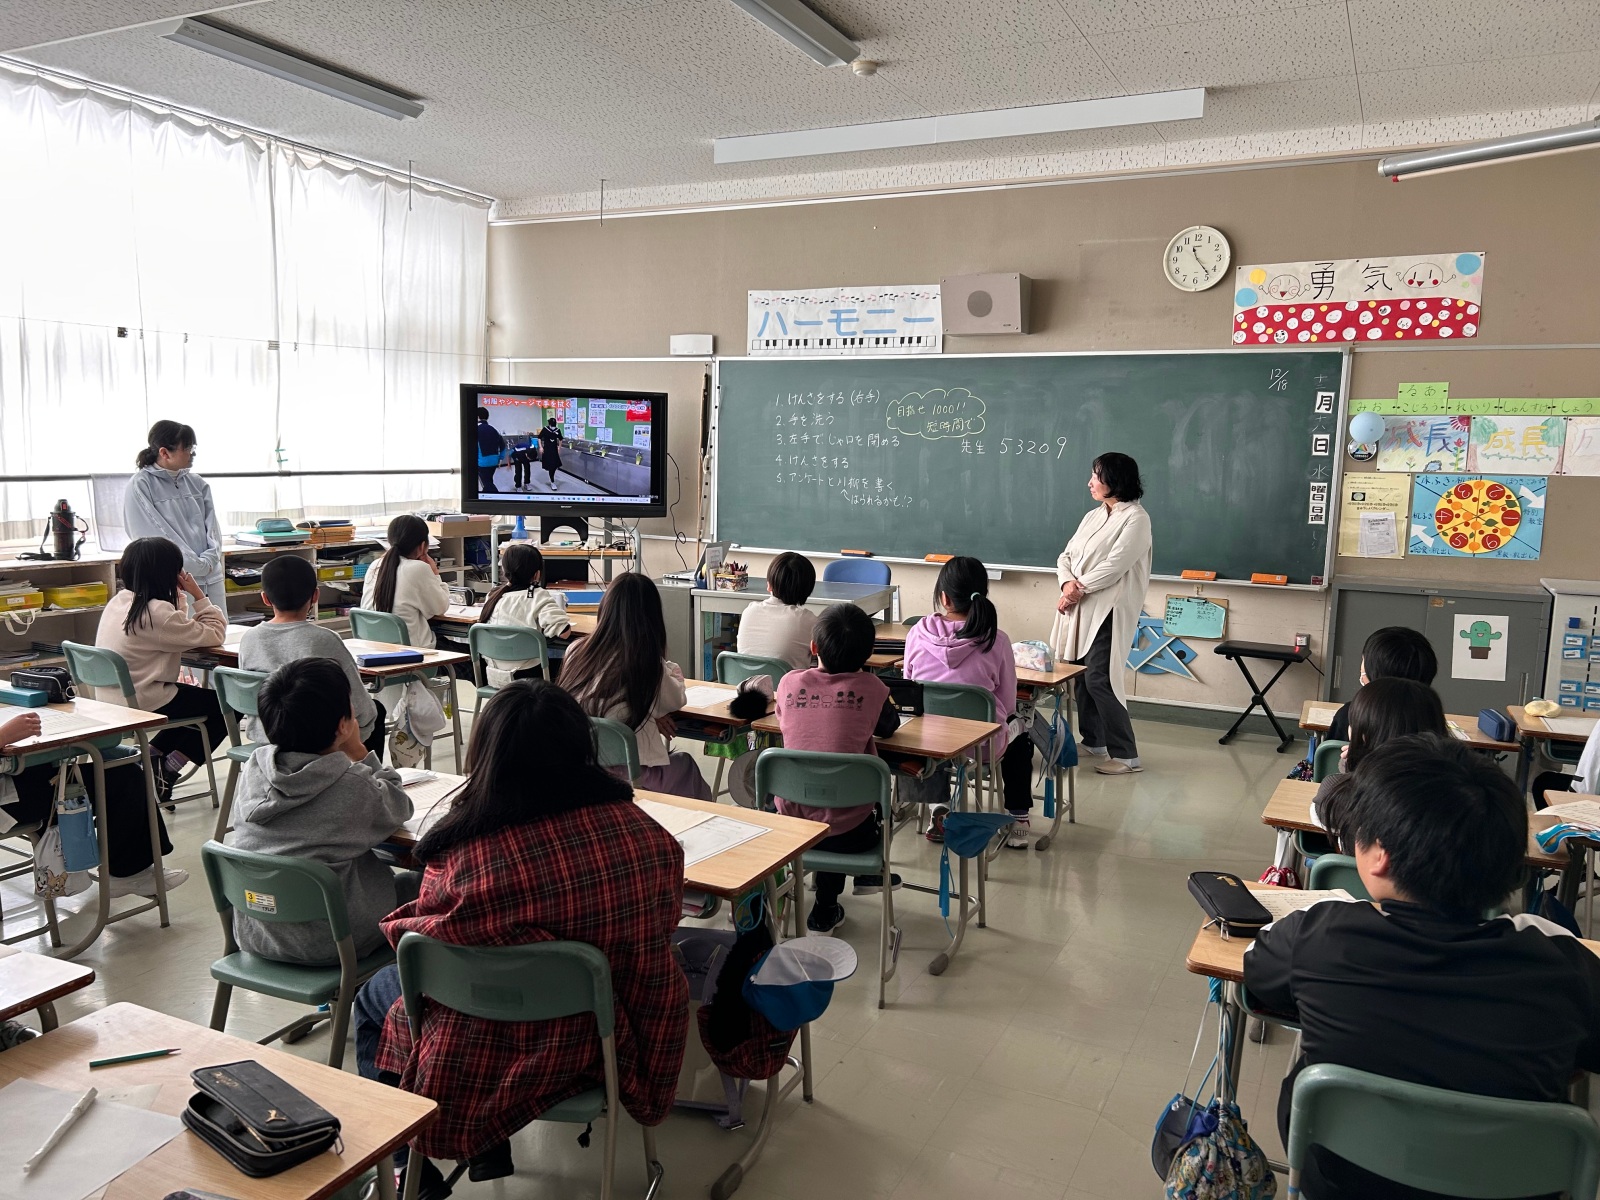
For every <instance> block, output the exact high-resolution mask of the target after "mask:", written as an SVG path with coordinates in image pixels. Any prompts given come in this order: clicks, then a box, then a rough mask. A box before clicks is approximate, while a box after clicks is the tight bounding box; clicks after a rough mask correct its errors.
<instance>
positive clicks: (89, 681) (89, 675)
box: [61, 642, 134, 705]
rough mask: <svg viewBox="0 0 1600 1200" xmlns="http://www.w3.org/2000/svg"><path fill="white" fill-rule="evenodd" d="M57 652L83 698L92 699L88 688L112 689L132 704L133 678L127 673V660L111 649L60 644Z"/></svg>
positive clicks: (66, 643)
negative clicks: (64, 656)
mask: <svg viewBox="0 0 1600 1200" xmlns="http://www.w3.org/2000/svg"><path fill="white" fill-rule="evenodd" d="M61 653H62V654H64V655H66V659H67V672H68V673H69V674H70V675H71V676H72V686H73V687H74V688H75V689H77V692H78V694H79V695H81V696H83V698H84V699H86V700H87V699H92V696H91V694H90V693H89V692H88V691H87V690H86V689H88V688H92V687H97V688H116V689H118V690H119V691H121V693H122V698H123V699H124V700H126V701H127V702H128V704H129V705H132V704H133V700H134V690H133V676H132V675H130V674H129V673H128V660H127V659H125V658H123V657H122V655H120V654H118V653H117V652H116V651H115V650H107V649H104V648H103V647H101V646H85V645H84V644H83V643H81V642H62V643H61Z"/></svg>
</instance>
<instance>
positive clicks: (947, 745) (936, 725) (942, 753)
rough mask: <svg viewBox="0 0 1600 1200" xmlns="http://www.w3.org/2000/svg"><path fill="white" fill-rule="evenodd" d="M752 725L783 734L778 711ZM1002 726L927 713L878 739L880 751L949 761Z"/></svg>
mask: <svg viewBox="0 0 1600 1200" xmlns="http://www.w3.org/2000/svg"><path fill="white" fill-rule="evenodd" d="M752 728H754V729H755V730H756V731H757V732H758V733H772V734H779V735H781V734H782V730H780V729H779V728H778V718H777V715H776V714H773V715H770V716H765V717H762V718H761V719H760V720H759V721H757V722H755V724H754V725H753V726H752ZM1002 728H1004V726H1001V725H997V724H995V723H994V722H993V721H968V720H966V719H965V718H964V717H936V716H932V715H931V714H924V715H923V716H920V717H912V718H911V719H910V720H908V721H905V722H903V723H902V724H901V726H900V728H899V729H896V730H895V731H894V732H893V733H891V734H890V735H889V736H888V737H884V738H878V739H877V743H878V749H879V751H888V752H890V753H893V754H903V755H905V756H906V757H908V758H924V759H932V760H935V761H939V762H946V761H949V760H950V759H954V758H961V757H962V756H963V755H965V754H967V753H968V752H969V751H971V750H972V749H973V748H974V747H976V746H978V745H981V744H982V743H983V742H984V741H986V740H987V739H989V738H992V737H993V736H994V735H995V734H997V733H999V732H1000V730H1001V729H1002Z"/></svg>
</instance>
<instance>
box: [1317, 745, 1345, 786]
mask: <svg viewBox="0 0 1600 1200" xmlns="http://www.w3.org/2000/svg"><path fill="white" fill-rule="evenodd" d="M1349 744H1350V743H1349V742H1340V741H1331V742H1322V743H1321V744H1319V745H1318V746H1317V752H1316V753H1315V754H1313V755H1312V756H1311V782H1312V783H1321V782H1322V781H1323V780H1324V779H1326V778H1327V777H1328V776H1329V775H1337V774H1338V773H1339V752H1340V751H1341V750H1343V749H1344V748H1345V747H1346V746H1348V745H1349Z"/></svg>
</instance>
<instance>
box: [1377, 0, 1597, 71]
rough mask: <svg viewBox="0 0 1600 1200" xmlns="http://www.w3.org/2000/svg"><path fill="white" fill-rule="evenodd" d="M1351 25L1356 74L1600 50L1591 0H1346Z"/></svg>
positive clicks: (1595, 7) (1594, 12)
mask: <svg viewBox="0 0 1600 1200" xmlns="http://www.w3.org/2000/svg"><path fill="white" fill-rule="evenodd" d="M1350 26H1351V31H1352V34H1353V36H1354V38H1355V47H1356V63H1357V65H1358V67H1359V69H1360V70H1361V71H1363V72H1366V71H1403V70H1415V69H1417V68H1419V67H1422V66H1437V65H1439V64H1442V63H1463V62H1480V61H1483V60H1486V59H1497V58H1527V57H1530V56H1532V55H1542V54H1559V53H1567V52H1572V51H1579V50H1600V4H1595V3H1593V0H1450V2H1449V3H1427V4H1420V3H1411V4H1403V3H1402V4H1396V3H1393V2H1392V0H1351V3H1350Z"/></svg>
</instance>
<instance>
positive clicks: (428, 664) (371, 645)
mask: <svg viewBox="0 0 1600 1200" xmlns="http://www.w3.org/2000/svg"><path fill="white" fill-rule="evenodd" d="M344 644H345V649H347V650H348V651H349V652H350V657H351V658H352V659H353V658H355V656H356V655H358V654H392V653H394V652H395V651H402V650H412V651H417V652H418V653H420V654H421V655H422V661H421V662H410V663H398V664H395V665H392V666H383V667H363V666H361V665H359V664H357V666H356V670H357V672H359V673H360V675H361V678H363V679H371V680H383V679H393V678H395V677H396V676H400V675H412V674H415V673H416V672H418V671H431V670H433V669H435V668H438V667H453V666H455V665H457V664H458V663H464V662H470V661H471V657H470V656H469V655H466V654H462V653H461V652H460V651H459V650H419V649H418V648H417V647H416V646H401V645H397V644H395V643H394V642H371V641H367V640H366V639H365V638H346V639H345V642H344ZM206 653H209V654H211V655H213V656H214V657H215V658H217V659H218V660H219V661H220V662H222V663H223V665H225V666H230V667H236V666H238V665H239V643H238V642H229V643H225V644H224V645H221V646H215V647H212V648H210V649H209V650H207V651H206Z"/></svg>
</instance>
